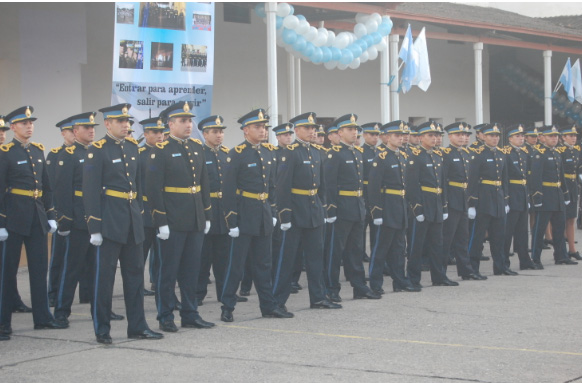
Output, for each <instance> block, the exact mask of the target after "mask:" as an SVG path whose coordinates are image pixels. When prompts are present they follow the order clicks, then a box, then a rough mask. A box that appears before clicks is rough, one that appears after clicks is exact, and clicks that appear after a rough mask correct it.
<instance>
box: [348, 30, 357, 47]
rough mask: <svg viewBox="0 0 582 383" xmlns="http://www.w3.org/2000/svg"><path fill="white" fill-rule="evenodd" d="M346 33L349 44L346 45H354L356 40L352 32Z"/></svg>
mask: <svg viewBox="0 0 582 383" xmlns="http://www.w3.org/2000/svg"><path fill="white" fill-rule="evenodd" d="M347 33H348V37H349V38H350V42H349V43H348V45H351V44H353V43H354V41H356V40H357V39H358V38H357V37H356V35H355V34H353V33H352V32H347Z"/></svg>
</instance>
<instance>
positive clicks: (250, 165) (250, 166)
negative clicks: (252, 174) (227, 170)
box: [247, 163, 257, 168]
mask: <svg viewBox="0 0 582 383" xmlns="http://www.w3.org/2000/svg"><path fill="white" fill-rule="evenodd" d="M255 166H257V164H256V163H252V164H248V165H247V167H249V168H252V167H255Z"/></svg>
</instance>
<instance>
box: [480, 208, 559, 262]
mask: <svg viewBox="0 0 582 383" xmlns="http://www.w3.org/2000/svg"><path fill="white" fill-rule="evenodd" d="M469 225H470V228H469V230H470V233H471V235H470V237H469V258H470V259H471V266H472V267H473V271H475V272H476V273H479V265H480V263H481V254H482V252H483V250H482V244H483V240H484V239H485V233H486V232H487V233H488V235H489V248H490V251H491V257H492V258H493V272H494V273H495V272H502V271H503V270H505V269H506V267H505V254H504V253H503V246H504V242H505V217H493V216H491V215H489V214H483V213H481V214H479V213H477V217H476V218H475V219H472V220H470V222H469ZM562 231H563V230H562Z"/></svg>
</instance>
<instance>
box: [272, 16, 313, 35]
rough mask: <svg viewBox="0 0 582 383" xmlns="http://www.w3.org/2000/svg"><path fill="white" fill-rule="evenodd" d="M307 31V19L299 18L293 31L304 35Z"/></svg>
mask: <svg viewBox="0 0 582 383" xmlns="http://www.w3.org/2000/svg"><path fill="white" fill-rule="evenodd" d="M265 19H266V17H265ZM307 31H309V23H308V22H307V20H300V21H299V24H298V25H297V28H295V32H297V33H299V34H300V35H305V34H306V33H307Z"/></svg>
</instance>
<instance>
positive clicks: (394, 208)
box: [368, 122, 415, 291]
mask: <svg viewBox="0 0 582 383" xmlns="http://www.w3.org/2000/svg"><path fill="white" fill-rule="evenodd" d="M402 128H403V125H402V127H401V125H400V123H399V122H396V123H388V124H386V125H384V126H383V127H382V130H383V131H384V132H386V133H389V132H397V133H401V132H402V131H403V129H402ZM407 158H408V155H407V154H406V153H404V152H403V151H401V150H400V149H397V150H391V149H387V150H385V151H383V152H380V153H379V154H378V156H377V157H376V158H375V159H374V160H373V161H372V166H371V169H370V174H369V178H368V179H369V181H370V182H369V183H368V206H369V209H370V214H371V216H372V220H374V219H379V218H381V219H382V225H379V226H373V227H372V228H371V230H374V231H375V234H376V235H375V242H374V243H372V253H371V256H370V266H369V275H370V288H371V289H372V290H373V291H380V290H382V284H383V282H384V281H383V269H384V263H385V262H386V261H388V264H389V266H390V270H391V273H390V276H391V277H392V288H393V289H394V291H414V290H415V289H414V288H413V287H412V284H411V283H410V280H408V278H407V277H406V275H405V272H404V264H405V258H404V253H405V251H406V227H407V225H408V203H407V201H406V179H405V177H406V167H407V164H406V163H407Z"/></svg>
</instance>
